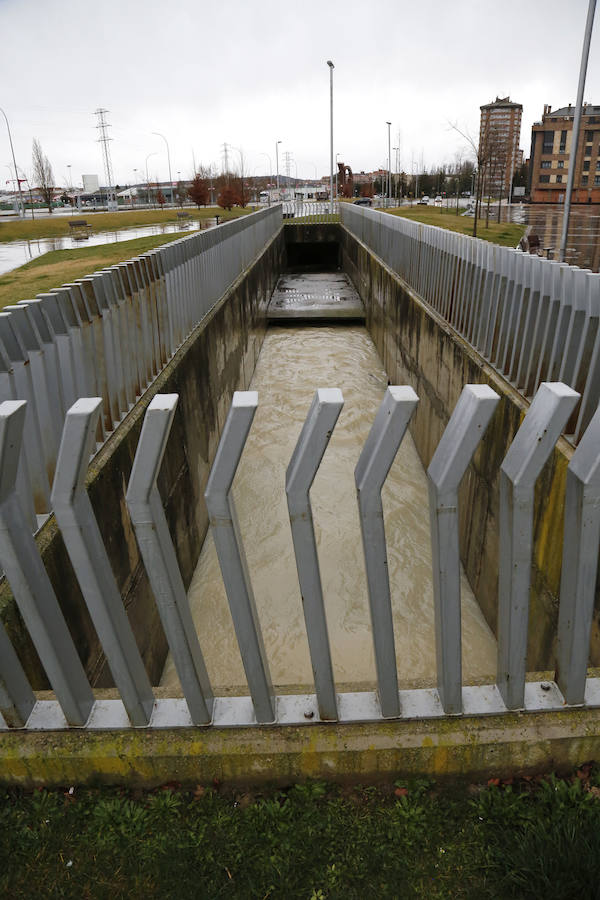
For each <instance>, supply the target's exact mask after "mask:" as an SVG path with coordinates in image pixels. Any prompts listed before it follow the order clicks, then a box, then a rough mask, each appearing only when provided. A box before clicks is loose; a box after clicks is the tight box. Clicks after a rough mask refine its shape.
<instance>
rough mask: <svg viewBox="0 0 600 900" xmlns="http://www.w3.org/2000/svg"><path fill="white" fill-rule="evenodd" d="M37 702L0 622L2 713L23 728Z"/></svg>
mask: <svg viewBox="0 0 600 900" xmlns="http://www.w3.org/2000/svg"><path fill="white" fill-rule="evenodd" d="M0 415H1V413H0ZM35 703H36V697H35V694H34V693H33V691H32V689H31V685H30V684H29V680H28V678H27V675H26V674H25V672H24V671H23V666H22V665H21V662H20V660H19V657H18V656H17V654H16V653H15V648H14V647H13V645H12V644H11V642H10V639H9V637H8V635H7V633H6V630H5V628H4V625H3V624H2V622H0V713H2V715H3V717H4V720H5V722H6V724H7V725H8V726H9V727H10V728H22V727H23V725H25V722H26V721H27V719H28V718H29V714H30V713H31V710H32V709H33V707H34V706H35Z"/></svg>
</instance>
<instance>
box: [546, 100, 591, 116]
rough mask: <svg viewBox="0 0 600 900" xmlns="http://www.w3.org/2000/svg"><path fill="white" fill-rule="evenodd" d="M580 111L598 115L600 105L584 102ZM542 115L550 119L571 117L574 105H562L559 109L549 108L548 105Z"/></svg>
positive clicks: (589, 114) (585, 113) (587, 114)
mask: <svg viewBox="0 0 600 900" xmlns="http://www.w3.org/2000/svg"><path fill="white" fill-rule="evenodd" d="M582 113H583V115H584V116H600V106H594V105H593V104H592V103H584V104H583V110H582ZM544 115H545V116H546V118H550V119H554V118H557V119H568V118H569V117H571V118H573V117H574V115H575V107H574V106H571V104H570V103H569V105H568V106H563V107H562V108H561V109H551V108H550V107H548V108H547V110H544Z"/></svg>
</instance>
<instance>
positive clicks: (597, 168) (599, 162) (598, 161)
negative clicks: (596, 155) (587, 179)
mask: <svg viewBox="0 0 600 900" xmlns="http://www.w3.org/2000/svg"><path fill="white" fill-rule="evenodd" d="M599 169H600V159H597V160H596V171H598V170H599Z"/></svg>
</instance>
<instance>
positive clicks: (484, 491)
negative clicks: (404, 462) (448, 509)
mask: <svg viewBox="0 0 600 900" xmlns="http://www.w3.org/2000/svg"><path fill="white" fill-rule="evenodd" d="M340 242H341V245H342V265H343V268H344V269H345V271H346V272H347V273H348V274H349V275H350V277H351V279H352V281H353V282H354V285H355V287H356V288H357V290H358V292H359V294H360V296H361V298H362V300H363V303H364V305H365V309H366V315H367V328H368V329H369V331H370V334H371V337H372V338H373V341H374V342H375V345H376V347H377V349H378V351H379V353H380V355H381V358H382V360H383V364H384V367H385V369H386V371H387V372H388V375H389V378H390V380H391V382H392V383H393V384H410V385H411V386H412V387H413V388H414V390H415V391H416V392H417V394H418V395H419V398H420V402H419V405H418V407H417V411H416V414H415V415H414V417H413V419H412V421H411V425H410V430H411V432H412V435H413V438H414V440H415V443H416V446H417V450H418V452H419V455H420V457H421V460H422V462H423V465H424V466H428V465H429V462H430V461H431V458H432V456H433V452H434V450H435V448H436V446H437V444H438V442H439V439H440V437H441V435H442V432H443V430H444V428H445V427H446V425H447V423H448V420H449V417H450V414H451V412H452V410H453V409H454V407H455V405H456V403H457V401H458V398H459V395H460V392H461V390H462V388H463V385H465V384H468V383H477V384H489V385H490V386H491V387H492V388H493V389H494V390H495V391H496V392H497V393H498V394H500V396H501V398H502V400H501V403H500V406H499V408H498V410H497V411H496V413H495V414H494V417H493V419H492V422H491V424H490V426H489V428H488V430H487V432H486V434H485V437H484V439H483V441H482V443H481V445H480V447H479V449H478V451H477V453H476V455H475V457H474V461H473V463H472V464H471V465H470V467H469V469H468V471H467V474H466V476H465V478H464V481H463V484H462V487H461V490H460V545H461V557H462V562H463V565H464V567H465V571H466V574H467V577H468V578H469V582H470V583H471V586H472V588H473V591H474V593H475V595H476V597H477V600H478V602H479V604H480V606H481V609H482V611H483V613H484V615H485V617H486V619H487V621H488V623H489V625H490V627H491V628H492V630H493V631H494V632H496V626H497V621H496V620H497V599H498V549H499V540H498V539H499V534H498V512H499V473H500V464H501V462H502V460H503V458H504V456H505V455H506V452H507V450H508V448H509V446H510V444H511V441H512V440H513V438H514V436H515V434H516V432H517V430H518V428H519V425H520V424H521V421H522V419H523V416H524V414H525V412H526V410H527V408H528V406H529V403H528V402H527V401H526V400H525V399H524V398H523V397H522V396H521V395H520V394H519V393H518V392H517V391H515V390H514V389H513V388H512V387H511V385H510V384H509V383H508V382H507V381H506V380H505V379H504V378H502V377H501V376H500V375H498V374H497V373H496V372H495V371H494V370H493V369H492V368H491V366H489V365H487V363H486V362H485V361H484V360H483V358H482V357H481V356H480V355H479V354H478V353H477V352H476V351H475V350H474V349H473V348H472V347H471V346H470V345H469V344H468V343H467V341H465V340H464V339H463V338H461V337H460V335H458V334H457V333H456V332H455V331H454V329H453V328H452V327H450V326H449V325H448V324H447V323H446V322H445V321H444V320H443V319H442V317H441V316H440V315H438V314H437V313H436V312H435V311H434V310H433V309H432V308H431V307H429V306H428V305H426V304H425V303H424V302H423V301H422V300H421V299H420V298H419V297H418V296H417V295H416V294H415V293H414V292H413V291H412V290H411V289H410V288H409V286H408V285H407V284H406V283H405V282H404V281H403V280H402V279H401V278H400V277H399V276H398V275H396V274H395V273H394V272H392V271H391V269H389V268H388V267H387V266H386V265H384V264H383V263H382V262H381V261H380V260H378V258H377V257H375V256H374V255H373V254H372V252H371V251H370V250H369V249H368V248H367V247H366V246H365V245H364V244H362V243H361V242H360V241H359V240H357V239H356V238H355V237H354V236H353V235H351V234H350V232H349V231H347V230H346V229H345V228H343V227H342V226H340ZM572 453H573V448H572V447H571V445H570V444H569V443H568V442H567V441H565V440H564V439H563V438H561V439H560V440H559V442H558V444H557V446H556V449H555V451H554V453H553V455H552V457H551V460H550V462H549V463H548V464H547V465H546V466H545V468H544V470H543V472H542V474H541V476H540V478H539V480H538V483H537V486H536V513H535V544H534V562H533V573H532V587H531V603H530V619H529V635H528V657H527V663H528V669H529V670H534V669H540V670H541V669H549V668H551V667H552V665H553V661H554V649H555V648H554V641H555V635H556V626H557V619H558V595H559V586H560V566H561V553H562V531H563V505H564V490H565V480H566V469H567V465H568V463H569V460H570V458H571V456H572ZM423 514H424V515H425V514H426V511H425V510H424V511H423ZM599 660H600V630H599V625H598V612H597V609H596V614H595V617H594V624H593V628H592V645H591V664H592V665H598V661H599Z"/></svg>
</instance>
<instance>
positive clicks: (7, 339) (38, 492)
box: [0, 312, 50, 515]
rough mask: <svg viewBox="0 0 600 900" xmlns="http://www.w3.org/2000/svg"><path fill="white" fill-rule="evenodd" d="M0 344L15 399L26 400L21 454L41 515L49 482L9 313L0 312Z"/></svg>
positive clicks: (24, 362)
mask: <svg viewBox="0 0 600 900" xmlns="http://www.w3.org/2000/svg"><path fill="white" fill-rule="evenodd" d="M0 344H2V347H3V355H4V356H5V357H7V358H8V359H9V360H10V365H11V367H12V376H13V389H14V396H15V399H16V400H25V401H26V402H27V404H28V406H27V408H26V411H25V426H24V427H25V442H24V445H23V452H24V454H25V458H26V460H27V469H28V471H29V478H30V482H31V489H32V491H33V502H34V505H35V511H36V513H39V514H41V515H43V514H45V513H48V512H49V511H50V481H49V478H48V470H47V466H46V458H45V453H44V445H43V443H42V432H41V429H40V421H39V416H38V411H37V398H36V395H35V391H34V388H33V380H32V377H31V366H30V365H29V356H28V353H27V349H26V348H25V345H24V344H23V341H22V340H21V336H20V334H19V333H18V331H17V330H16V328H15V323H14V322H13V321H12V316H11V314H10V313H2V312H0Z"/></svg>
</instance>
